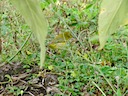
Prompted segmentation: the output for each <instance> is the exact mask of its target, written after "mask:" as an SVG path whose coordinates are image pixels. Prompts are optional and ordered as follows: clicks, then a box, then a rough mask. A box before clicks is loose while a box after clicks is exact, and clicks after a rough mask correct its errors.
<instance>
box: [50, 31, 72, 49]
mask: <svg viewBox="0 0 128 96" xmlns="http://www.w3.org/2000/svg"><path fill="white" fill-rule="evenodd" d="M72 37H73V36H72V34H71V33H70V32H64V33H62V34H59V35H58V36H56V37H55V38H54V39H53V41H52V42H51V43H50V44H49V47H50V48H52V49H60V48H63V47H64V46H65V45H66V43H67V41H68V40H70V39H71V38H72Z"/></svg>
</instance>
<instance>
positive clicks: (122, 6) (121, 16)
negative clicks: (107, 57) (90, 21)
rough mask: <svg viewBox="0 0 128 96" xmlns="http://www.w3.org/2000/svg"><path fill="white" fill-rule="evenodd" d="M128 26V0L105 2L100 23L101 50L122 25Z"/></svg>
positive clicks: (109, 0)
mask: <svg viewBox="0 0 128 96" xmlns="http://www.w3.org/2000/svg"><path fill="white" fill-rule="evenodd" d="M125 24H128V0H103V1H102V4H101V10H100V14H99V21H98V25H99V28H98V31H99V41H100V48H99V49H102V48H103V47H104V45H105V43H106V41H107V39H108V37H109V36H110V35H111V34H112V33H114V32H115V31H116V29H117V28H118V27H120V26H121V25H125Z"/></svg>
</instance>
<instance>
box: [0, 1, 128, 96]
mask: <svg viewBox="0 0 128 96" xmlns="http://www.w3.org/2000/svg"><path fill="white" fill-rule="evenodd" d="M0 2H1V4H0V6H2V12H1V14H0V18H1V19H0V20H1V38H2V42H3V45H2V46H3V50H2V54H1V56H0V63H3V62H22V63H23V64H24V67H26V69H27V68H29V66H30V65H33V64H35V65H38V63H39V51H40V50H39V44H38V42H37V40H36V38H35V37H34V35H33V34H32V36H31V37H30V38H29V39H28V41H27V42H26V44H25V45H24V47H23V48H22V49H21V50H20V52H19V53H18V54H17V55H16V56H15V57H14V58H12V57H13V56H14V55H15V53H16V52H17V51H18V50H19V49H20V47H21V46H22V44H23V43H24V42H25V39H26V38H27V37H28V36H29V34H30V33H31V30H30V29H29V27H28V26H27V25H26V23H25V22H24V20H23V18H22V17H21V16H20V15H19V13H18V12H17V11H15V9H14V8H13V7H12V5H11V4H10V3H9V2H8V0H2V1H0ZM76 2H77V3H76ZM99 6H100V0H90V1H88V2H87V0H78V1H74V2H72V1H71V0H57V1H55V2H48V1H47V0H44V1H43V0H42V2H41V7H42V11H43V12H44V14H45V16H46V18H47V20H48V22H49V30H48V36H47V40H46V48H47V51H46V59H45V67H44V69H47V70H50V71H51V72H53V73H55V74H59V77H58V80H59V85H58V88H59V90H60V91H61V92H62V93H63V96H127V95H128V84H127V81H128V48H127V44H128V42H127V41H128V39H127V36H128V33H127V32H128V27H127V26H125V27H123V28H122V29H119V30H118V32H117V33H116V34H113V37H110V38H109V40H108V42H107V44H106V46H105V48H104V49H103V50H101V51H99V50H98V46H99V42H98V38H97V36H98V31H97V28H98V25H97V21H98V20H97V19H98V12H99ZM63 32H70V33H71V34H72V36H73V37H72V39H71V40H69V41H68V42H67V43H66V45H65V46H62V47H61V49H52V48H50V47H49V44H50V43H51V42H52V41H53V40H54V38H55V37H56V35H58V34H61V33H63ZM10 58H12V60H11V59H10ZM17 90H18V89H17ZM16 93H17V92H16ZM16 93H15V94H16ZM55 96H61V95H59V94H56V95H55Z"/></svg>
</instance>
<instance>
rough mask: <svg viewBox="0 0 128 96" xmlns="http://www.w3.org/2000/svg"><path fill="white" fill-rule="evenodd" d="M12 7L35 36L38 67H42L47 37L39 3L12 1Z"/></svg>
mask: <svg viewBox="0 0 128 96" xmlns="http://www.w3.org/2000/svg"><path fill="white" fill-rule="evenodd" d="M11 2H12V3H13V4H14V6H15V7H16V8H17V9H18V10H19V11H20V13H21V14H22V16H23V17H24V19H25V20H26V22H27V24H28V25H29V26H30V28H31V29H32V31H33V32H34V33H35V35H36V36H37V39H38V41H39V43H40V47H41V55H40V67H41V68H42V67H43V63H44V58H45V38H46V35H47V21H46V20H45V17H44V16H43V14H42V12H41V8H40V3H39V1H37V0H35V1H32V0H25V1H24V2H23V1H22V0H15V1H14V0H12V1H11Z"/></svg>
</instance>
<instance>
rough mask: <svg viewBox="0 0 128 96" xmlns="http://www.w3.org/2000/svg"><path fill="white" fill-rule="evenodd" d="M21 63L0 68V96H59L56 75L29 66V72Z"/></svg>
mask: <svg viewBox="0 0 128 96" xmlns="http://www.w3.org/2000/svg"><path fill="white" fill-rule="evenodd" d="M26 70H27V69H25V68H23V64H21V63H13V64H4V65H3V66H0V96H21V95H22V96H45V95H47V94H51V95H54V94H56V93H57V94H61V92H60V91H59V89H58V88H57V85H58V80H57V77H58V76H57V75H56V74H53V73H52V72H50V71H49V70H44V69H43V70H40V69H39V67H37V66H31V67H30V68H29V71H26Z"/></svg>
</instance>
